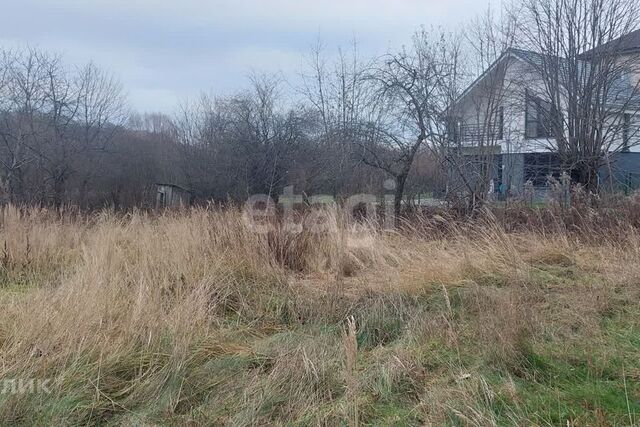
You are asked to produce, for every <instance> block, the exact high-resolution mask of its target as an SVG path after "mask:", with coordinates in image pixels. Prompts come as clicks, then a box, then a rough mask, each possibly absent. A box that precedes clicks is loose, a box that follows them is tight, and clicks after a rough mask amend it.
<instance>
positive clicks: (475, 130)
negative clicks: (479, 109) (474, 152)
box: [453, 122, 503, 147]
mask: <svg viewBox="0 0 640 427" xmlns="http://www.w3.org/2000/svg"><path fill="white" fill-rule="evenodd" d="M502 138H503V126H502V123H499V122H494V123H489V124H484V123H483V124H460V125H458V127H457V132H454V133H453V142H454V143H458V144H460V145H462V146H465V147H476V146H479V145H492V144H495V142H496V141H499V140H501V139H502Z"/></svg>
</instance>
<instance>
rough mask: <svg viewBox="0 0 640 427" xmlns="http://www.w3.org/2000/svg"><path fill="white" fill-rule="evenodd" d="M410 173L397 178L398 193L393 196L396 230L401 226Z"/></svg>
mask: <svg viewBox="0 0 640 427" xmlns="http://www.w3.org/2000/svg"><path fill="white" fill-rule="evenodd" d="M407 176H408V173H402V174H401V175H398V176H396V192H395V194H394V195H393V215H394V224H395V226H396V228H397V227H398V226H399V225H400V215H401V214H402V196H403V195H404V187H405V184H406V182H407Z"/></svg>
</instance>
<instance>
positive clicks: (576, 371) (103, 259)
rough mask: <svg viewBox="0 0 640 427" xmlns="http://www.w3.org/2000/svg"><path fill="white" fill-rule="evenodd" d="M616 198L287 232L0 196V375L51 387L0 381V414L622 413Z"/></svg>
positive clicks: (630, 228) (336, 416)
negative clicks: (588, 206)
mask: <svg viewBox="0 0 640 427" xmlns="http://www.w3.org/2000/svg"><path fill="white" fill-rule="evenodd" d="M620 203H621V206H622V204H623V203H624V204H625V205H624V206H622V207H619V210H618V211H617V212H611V211H609V210H606V211H600V210H597V209H595V210H593V211H592V212H584V211H583V212H577V211H575V212H564V213H563V212H560V211H553V209H546V210H544V211H543V210H540V211H535V210H532V209H529V211H527V210H526V209H525V208H522V207H508V208H502V209H501V210H497V211H494V212H492V213H488V212H486V213H485V214H483V216H482V217H481V218H476V219H474V220H471V221H467V222H462V221H459V220H455V219H454V218H453V217H451V218H445V217H444V216H442V215H444V213H442V215H439V216H433V215H431V216H430V217H429V219H422V220H418V219H414V220H412V221H411V224H406V226H405V228H404V229H403V230H402V231H400V232H393V233H391V232H385V231H382V230H379V229H377V228H376V227H374V226H373V225H366V224H365V225H363V224H359V225H358V232H357V233H354V232H353V230H354V229H353V227H354V226H355V225H354V224H350V223H349V222H348V221H346V220H345V219H344V218H343V217H342V214H340V213H336V212H333V213H331V215H334V217H335V218H336V219H337V220H336V224H338V226H337V227H336V228H334V229H333V231H331V232H324V233H310V232H306V231H303V232H302V233H300V234H295V235H293V234H291V233H287V232H286V230H285V229H284V228H283V227H276V228H275V229H274V230H272V231H270V232H269V233H266V234H259V233H255V232H254V231H252V230H251V229H250V227H248V226H247V224H246V223H245V222H244V221H243V218H242V215H241V214H240V212H238V211H235V210H232V209H228V210H216V209H204V208H202V209H192V210H189V211H185V212H173V213H172V212H166V213H164V214H162V215H160V216H150V215H148V214H145V213H131V214H128V215H120V214H114V213H110V212H102V213H99V214H95V215H92V216H83V215H79V214H71V213H64V212H59V211H57V212H52V211H46V210H38V209H18V208H15V207H7V208H5V209H4V211H3V217H2V218H3V222H2V228H1V229H0V242H2V243H3V244H4V253H3V257H2V269H1V270H0V271H1V275H2V286H3V288H2V290H1V291H0V303H1V304H2V310H1V311H0V351H1V353H0V357H1V362H2V363H1V364H0V377H1V378H4V379H21V378H22V379H25V378H26V379H30V378H49V379H51V380H52V384H53V385H52V387H51V392H50V393H47V394H42V393H40V394H38V393H11V392H6V390H5V391H4V392H3V393H0V400H1V401H2V404H1V405H0V419H1V420H2V424H6V425H16V424H22V425H34V424H40V425H45V424H46V425H51V424H58V425H64V424H66V425H78V424H100V423H111V424H134V425H152V424H157V423H168V424H189V423H191V424H194V425H199V424H208V425H211V424H214V425H219V424H227V425H265V424H277V425H280V424H289V423H292V424H296V425H339V424H344V423H350V424H351V425H356V424H359V425H368V424H378V425H380V424H382V425H388V424H398V425H423V424H427V425H429V424H431V425H442V424H445V425H478V426H485V425H505V424H519V425H523V424H524V425H587V424H589V425H595V424H598V423H599V424H600V425H634V424H636V423H637V422H638V421H639V417H640V414H639V413H640V406H639V403H638V402H639V400H640V386H639V382H640V371H639V370H638V364H637V361H638V360H639V356H640V330H639V329H638V327H639V325H638V323H639V320H638V319H640V306H639V303H638V301H639V297H640V262H639V261H640V237H639V236H638V234H637V232H636V231H635V230H636V225H637V223H634V222H633V219H632V218H634V215H636V214H635V213H634V209H635V207H634V206H635V203H636V202H635V201H634V200H633V199H629V200H626V201H621V202H620ZM625 206H626V207H625ZM509 209H511V211H509ZM624 209H627V211H626V212H625V211H624ZM516 210H517V211H516ZM514 212H515V213H514ZM525 217H526V218H528V219H527V220H526V221H521V219H522V218H525ZM542 218H550V219H551V220H550V221H549V222H546V221H545V226H544V227H542V226H540V227H539V226H538V225H537V224H539V222H538V221H542ZM575 218H580V221H581V222H576V221H578V220H576V219H575ZM572 221H573V224H579V226H577V225H576V226H575V227H574V226H573V225H572ZM587 221H589V222H587ZM516 224H520V225H519V226H518V227H516ZM586 227H590V228H586ZM595 236H598V238H597V239H596V238H595ZM350 319H353V323H352V322H351V320H350ZM0 391H2V390H0Z"/></svg>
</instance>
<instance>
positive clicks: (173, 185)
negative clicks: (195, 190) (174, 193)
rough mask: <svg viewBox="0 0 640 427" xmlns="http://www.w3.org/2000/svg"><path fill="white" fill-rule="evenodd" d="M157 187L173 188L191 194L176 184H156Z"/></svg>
mask: <svg viewBox="0 0 640 427" xmlns="http://www.w3.org/2000/svg"><path fill="white" fill-rule="evenodd" d="M156 185H157V186H164V187H173V188H177V189H178V190H182V191H186V192H188V193H191V190H189V189H188V188H185V187H183V186H181V185H178V184H169V183H165V182H156Z"/></svg>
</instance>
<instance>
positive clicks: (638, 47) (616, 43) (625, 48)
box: [580, 29, 640, 58]
mask: <svg viewBox="0 0 640 427" xmlns="http://www.w3.org/2000/svg"><path fill="white" fill-rule="evenodd" d="M610 49H611V50H613V51H615V52H616V53H618V54H622V53H631V52H635V51H640V29H637V30H635V31H632V32H630V33H628V34H625V35H624V36H622V37H618V38H617V39H614V40H611V41H608V42H606V43H604V44H602V45H600V46H598V47H595V48H593V49H591V50H588V51H586V52H584V53H582V54H581V55H580V56H582V57H583V58H586V57H589V56H593V55H597V54H598V53H600V52H606V51H608V50H610Z"/></svg>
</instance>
